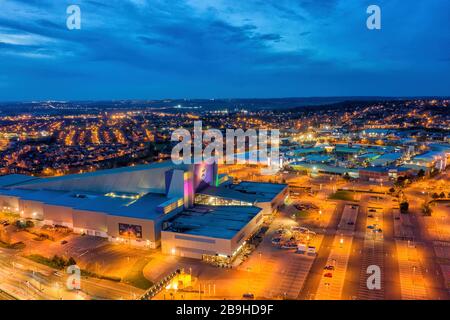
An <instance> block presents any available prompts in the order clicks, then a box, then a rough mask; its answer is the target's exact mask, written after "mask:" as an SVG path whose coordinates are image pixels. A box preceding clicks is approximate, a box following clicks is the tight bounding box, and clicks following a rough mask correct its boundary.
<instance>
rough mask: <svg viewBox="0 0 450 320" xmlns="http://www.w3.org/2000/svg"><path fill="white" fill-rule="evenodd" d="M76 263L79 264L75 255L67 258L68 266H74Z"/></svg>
mask: <svg viewBox="0 0 450 320" xmlns="http://www.w3.org/2000/svg"><path fill="white" fill-rule="evenodd" d="M76 264H77V262H76V261H75V259H74V258H73V257H70V258H69V260H67V266H74V265H76Z"/></svg>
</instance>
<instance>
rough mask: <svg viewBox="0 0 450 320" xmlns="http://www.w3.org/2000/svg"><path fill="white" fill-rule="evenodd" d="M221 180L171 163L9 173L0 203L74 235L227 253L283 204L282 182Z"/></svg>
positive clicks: (200, 253)
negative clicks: (58, 173) (55, 173)
mask: <svg viewBox="0 0 450 320" xmlns="http://www.w3.org/2000/svg"><path fill="white" fill-rule="evenodd" d="M221 181H226V179H223V177H222V178H219V176H218V174H217V165H207V164H193V165H175V164H173V163H172V162H171V161H166V162H157V163H153V164H149V165H142V166H134V167H126V168H119V169H111V170H101V171H97V172H92V173H84V174H75V175H67V176H62V177H52V178H36V177H28V176H23V175H9V176H3V177H0V208H2V209H3V210H4V211H9V212H16V213H18V214H20V216H21V217H22V218H25V219H34V220H37V221H40V223H42V224H46V225H59V226H65V227H68V228H70V229H73V231H74V232H75V233H80V234H87V235H91V236H98V237H105V238H108V239H109V240H111V241H117V242H129V243H132V244H135V245H141V246H147V247H151V248H157V247H159V246H161V245H162V250H163V252H166V253H169V254H177V255H180V256H186V257H193V258H204V256H205V255H219V254H220V255H226V256H232V255H233V254H234V253H235V252H236V250H237V249H238V248H240V247H241V246H242V244H243V243H244V241H245V240H246V239H248V237H250V236H251V235H252V234H253V233H254V232H255V231H256V230H258V228H259V226H260V225H261V223H262V218H261V217H262V216H263V215H266V214H271V213H272V212H273V211H274V210H275V209H276V208H277V207H278V206H279V205H280V204H281V203H282V202H283V201H284V199H285V197H286V196H287V194H288V193H287V186H286V185H279V184H266V183H262V184H260V183H254V182H242V183H240V184H237V185H234V184H230V185H228V186H225V185H220V182H221ZM164 229H166V230H164ZM199 239H200V240H199ZM165 242H166V243H165ZM194 253H195V254H194Z"/></svg>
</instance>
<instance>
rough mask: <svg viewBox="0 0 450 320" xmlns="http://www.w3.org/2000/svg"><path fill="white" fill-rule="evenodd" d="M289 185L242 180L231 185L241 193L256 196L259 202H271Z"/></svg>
mask: <svg viewBox="0 0 450 320" xmlns="http://www.w3.org/2000/svg"><path fill="white" fill-rule="evenodd" d="M287 186H288V185H287V184H285V183H268V182H253V181H242V182H241V183H239V184H233V185H230V186H229V187H230V188H231V189H232V190H235V191H238V192H240V193H243V194H246V195H252V196H255V198H256V201H258V202H270V201H272V200H273V199H274V198H275V197H276V196H278V195H279V194H280V192H282V191H283V190H284V189H285V188H286V187H287Z"/></svg>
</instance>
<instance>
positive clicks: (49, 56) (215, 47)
mask: <svg viewBox="0 0 450 320" xmlns="http://www.w3.org/2000/svg"><path fill="white" fill-rule="evenodd" d="M69 4H78V5H79V6H80V7H81V11H82V17H81V18H82V21H81V22H82V25H81V27H82V29H81V30H72V31H70V30H68V29H67V27H66V18H67V14H66V8H67V6H68V5H69ZM370 4H377V5H379V6H380V7H381V10H382V29H381V30H376V31H371V30H368V29H367V28H366V18H367V16H368V15H367V14H366V8H367V6H368V5H370ZM449 12H450V1H448V0H419V1H409V0H386V1H385V0H371V1H365V0H273V1H270V0H236V1H235V0H108V1H107V0H83V1H82V0H71V1H62V0H20V1H19V0H0V100H3V101H5V100H41V99H58V100H68V99H122V98H142V99H159V98H227V97H293V96H297V97H299V96H350V95H351V96H355V95H358V96H367V95H369V96H375V95H384V96H398V95H401V96H407V95H408V96H419V95H449V94H450V90H449V89H450V85H449V75H450V33H449V30H450V22H449V19H448V17H449Z"/></svg>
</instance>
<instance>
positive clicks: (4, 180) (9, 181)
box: [0, 174, 39, 188]
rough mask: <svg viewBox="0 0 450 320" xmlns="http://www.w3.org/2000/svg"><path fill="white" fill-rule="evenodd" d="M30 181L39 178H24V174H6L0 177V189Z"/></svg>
mask: <svg viewBox="0 0 450 320" xmlns="http://www.w3.org/2000/svg"><path fill="white" fill-rule="evenodd" d="M32 180H39V178H36V177H30V176H26V175H24V174H8V175H5V176H0V188H3V187H9V186H13V185H16V184H20V183H23V182H27V181H28V182H29V181H32Z"/></svg>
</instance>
